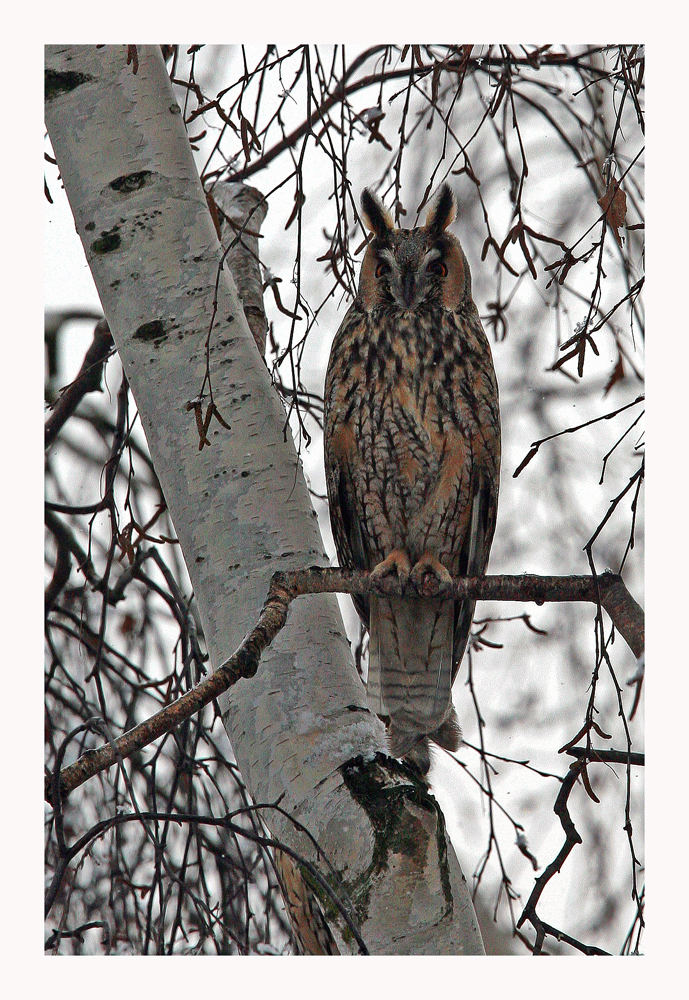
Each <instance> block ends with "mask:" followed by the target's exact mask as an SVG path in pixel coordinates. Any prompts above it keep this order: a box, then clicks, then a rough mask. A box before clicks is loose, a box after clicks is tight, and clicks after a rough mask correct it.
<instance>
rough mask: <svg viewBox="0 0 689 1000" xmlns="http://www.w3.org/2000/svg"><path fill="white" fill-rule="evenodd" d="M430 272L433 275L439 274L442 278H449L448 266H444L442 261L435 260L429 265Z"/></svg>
mask: <svg viewBox="0 0 689 1000" xmlns="http://www.w3.org/2000/svg"><path fill="white" fill-rule="evenodd" d="M428 270H429V271H430V272H431V274H439V275H440V277H441V278H446V277H447V266H446V265H445V264H443V262H442V260H434V261H431V263H430V264H429V265H428Z"/></svg>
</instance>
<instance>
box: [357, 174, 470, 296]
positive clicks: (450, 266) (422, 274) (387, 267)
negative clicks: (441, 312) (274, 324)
mask: <svg viewBox="0 0 689 1000" xmlns="http://www.w3.org/2000/svg"><path fill="white" fill-rule="evenodd" d="M361 208H362V211H363V216H364V221H365V223H366V226H367V228H368V229H369V230H370V231H371V232H372V233H373V235H374V239H372V240H371V242H370V243H369V245H368V247H367V248H366V254H365V255H364V260H363V263H362V265H361V276H360V279H359V299H360V300H361V302H362V305H363V306H364V308H365V309H366V310H369V311H370V310H371V309H373V308H375V307H376V306H380V305H389V306H396V307H397V308H399V309H402V310H404V311H405V312H406V311H412V310H414V309H417V308H418V307H419V306H422V305H424V304H430V303H440V304H441V305H442V306H443V307H444V308H445V309H453V310H454V309H457V308H458V307H459V306H460V305H461V304H462V303H463V302H465V301H471V274H470V272H469V265H468V263H467V259H466V257H465V256H464V252H463V250H462V248H461V246H460V245H459V241H458V240H457V239H456V238H455V237H454V236H453V235H452V234H451V233H448V232H446V230H447V228H448V226H449V225H450V224H451V223H452V221H453V220H454V218H455V215H456V213H457V205H456V202H455V198H454V195H453V194H452V191H451V190H450V188H449V186H448V185H447V184H444V185H443V186H442V188H441V189H440V192H439V193H438V196H437V198H436V199H435V201H434V202H433V205H432V206H431V209H430V211H429V212H428V215H427V217H426V224H425V225H424V226H419V227H418V228H416V229H396V228H395V226H394V224H393V221H392V218H391V217H390V214H389V213H388V212H387V211H386V209H385V208H384V207H383V205H382V204H381V202H380V201H379V200H378V198H376V196H375V195H373V194H372V193H371V192H370V191H369V190H368V189H365V190H364V192H363V194H362V196H361Z"/></svg>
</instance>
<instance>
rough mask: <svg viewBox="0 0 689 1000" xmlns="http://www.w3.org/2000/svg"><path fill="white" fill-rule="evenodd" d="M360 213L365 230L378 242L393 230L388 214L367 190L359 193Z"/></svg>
mask: <svg viewBox="0 0 689 1000" xmlns="http://www.w3.org/2000/svg"><path fill="white" fill-rule="evenodd" d="M361 211H362V212H363V215H364V222H365V223H366V228H367V229H370V231H371V232H372V233H374V234H375V235H376V236H377V237H378V239H379V240H380V239H384V238H385V236H386V235H387V234H388V233H389V232H390V230H391V229H394V223H393V221H392V217H391V215H390V213H389V212H388V211H387V209H386V208H385V207H384V205H383V203H382V202H381V201H380V200H379V199H378V198H376V196H375V195H374V194H373V193H372V192H371V191H369V189H368V188H364V190H363V191H362V193H361Z"/></svg>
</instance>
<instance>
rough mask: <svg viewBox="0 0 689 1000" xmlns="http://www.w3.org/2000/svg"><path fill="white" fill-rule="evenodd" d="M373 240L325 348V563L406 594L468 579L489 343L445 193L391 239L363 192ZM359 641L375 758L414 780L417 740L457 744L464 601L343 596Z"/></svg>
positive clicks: (485, 539)
mask: <svg viewBox="0 0 689 1000" xmlns="http://www.w3.org/2000/svg"><path fill="white" fill-rule="evenodd" d="M361 207H362V210H363V216H364V221H365V223H366V226H367V228H368V229H369V230H370V231H371V232H372V234H373V239H372V240H371V241H370V243H369V245H368V247H367V249H366V253H365V256H364V259H363V263H362V266H361V276H360V281H359V290H358V294H357V297H356V299H355V300H354V303H353V305H352V306H351V308H350V309H349V311H348V313H347V315H346V316H345V318H344V320H343V322H342V325H341V326H340V329H339V330H338V332H337V334H336V336H335V340H334V342H333V346H332V351H331V354H330V361H329V363H328V372H327V376H326V383H325V435H324V438H325V465H326V479H327V487H328V499H329V503H330V518H331V523H332V527H333V534H334V537H335V544H336V547H337V552H338V556H339V560H340V564H341V565H342V566H344V567H347V568H356V569H361V570H369V571H371V573H372V575H373V576H375V577H378V578H382V577H385V576H387V575H389V574H393V575H396V576H397V577H398V578H399V580H400V581H401V582H402V583H403V584H407V585H408V587H407V593H409V591H411V592H412V593H415V594H423V593H424V583H426V587H428V582H429V579H430V581H432V580H434V579H435V580H437V581H446V580H448V579H449V577H450V576H477V575H480V574H482V573H484V572H485V568H486V564H487V562H488V553H489V550H490V545H491V541H492V538H493V531H494V529H495V518H496V512H497V500H498V480H499V473H500V414H499V408H498V387H497V382H496V378H495V372H494V369H493V361H492V358H491V352H490V347H489V344H488V341H487V339H486V336H485V334H484V332H483V328H482V326H481V321H480V319H479V315H478V311H477V309H476V306H475V305H474V302H473V300H472V297H471V275H470V273H469V265H468V263H467V259H466V257H465V256H464V252H463V251H462V248H461V247H460V245H459V242H458V240H457V239H456V238H455V237H454V236H453V235H451V234H450V233H449V232H447V229H448V226H450V224H451V223H452V222H453V220H454V217H455V214H456V205H455V200H454V196H453V194H452V192H451V190H450V188H449V187H448V186H447V185H444V186H443V187H442V188H441V190H440V192H439V195H438V197H437V198H436V200H435V202H434V203H433V205H432V207H431V209H430V211H429V213H428V216H427V218H426V224H425V225H424V226H420V227H418V228H416V229H396V228H395V226H394V224H393V221H392V219H391V217H390V216H389V214H388V213H387V211H386V210H385V208H384V207H383V205H382V204H381V203H380V201H379V200H378V199H377V198H376V197H375V196H374V195H373V194H371V192H370V191H368V190H365V191H364V192H363V195H362V199H361ZM354 603H355V605H356V608H357V611H358V612H359V615H360V617H361V619H362V621H363V622H364V624H365V625H366V626H367V628H368V631H369V670H368V682H367V692H368V701H369V705H370V706H371V708H372V710H373V711H375V712H376V713H377V714H378V715H380V716H381V718H383V719H384V721H385V722H386V724H387V725H388V735H389V740H390V751H391V753H392V754H393V755H394V756H397V757H401V756H404V757H406V758H407V759H409V760H411V761H413V762H414V763H415V764H416V765H417V767H418V768H419V769H420V770H421V771H422V772H423V773H425V772H427V771H428V768H429V765H430V755H429V740H432V741H433V742H434V743H437V744H438V745H440V746H442V747H446V748H448V749H452V750H454V749H456V748H457V746H458V745H459V742H460V739H461V731H460V728H459V725H458V722H457V717H456V714H455V711H454V708H453V706H452V693H451V688H452V683H453V681H454V678H455V675H456V673H457V669H458V667H459V663H460V660H461V658H462V656H463V654H464V650H465V648H466V644H467V640H468V638H469V633H470V629H471V622H472V618H473V613H474V606H475V602H474V601H468V600H467V601H452V600H446V599H440V598H437V597H435V598H433V597H418V596H414V597H411V598H410V597H406V596H405V597H383V596H378V595H371V596H370V597H357V598H355V602H354Z"/></svg>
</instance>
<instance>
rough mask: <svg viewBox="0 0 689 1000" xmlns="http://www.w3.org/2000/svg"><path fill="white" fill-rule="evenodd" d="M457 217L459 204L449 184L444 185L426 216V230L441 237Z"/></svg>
mask: <svg viewBox="0 0 689 1000" xmlns="http://www.w3.org/2000/svg"><path fill="white" fill-rule="evenodd" d="M456 215H457V202H456V201H455V196H454V194H453V193H452V189H451V187H450V185H449V184H443V186H442V187H441V189H440V192H439V194H438V197H437V198H436V199H435V201H434V202H433V204H432V205H431V208H430V211H429V212H428V215H427V216H426V229H428V230H430V231H431V232H432V233H435V234H437V235H440V233H442V232H443V230H444V229H447V227H448V226H449V225H451V224H452V223H453V222H454V220H455V216H456Z"/></svg>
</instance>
